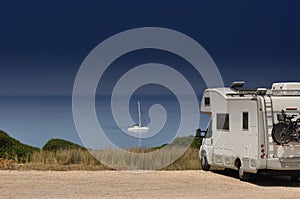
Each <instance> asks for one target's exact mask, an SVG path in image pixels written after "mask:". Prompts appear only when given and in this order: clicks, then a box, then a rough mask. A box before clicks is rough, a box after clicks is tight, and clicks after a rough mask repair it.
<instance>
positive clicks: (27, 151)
mask: <svg viewBox="0 0 300 199" xmlns="http://www.w3.org/2000/svg"><path fill="white" fill-rule="evenodd" d="M38 150H40V149H39V148H36V147H32V146H29V145H26V144H23V143H21V142H19V141H18V140H16V139H14V138H12V137H10V136H9V135H8V134H7V133H5V132H4V131H1V130H0V158H5V159H13V160H15V161H17V162H23V163H24V162H28V161H30V158H31V155H32V153H33V152H34V151H38Z"/></svg>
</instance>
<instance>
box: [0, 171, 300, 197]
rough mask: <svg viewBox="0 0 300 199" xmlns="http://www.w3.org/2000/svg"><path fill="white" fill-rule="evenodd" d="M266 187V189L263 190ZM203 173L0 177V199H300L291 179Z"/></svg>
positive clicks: (26, 173) (10, 174)
mask: <svg viewBox="0 0 300 199" xmlns="http://www.w3.org/2000/svg"><path fill="white" fill-rule="evenodd" d="M258 184H261V185H258ZM258 184H257V183H256V184H253V183H246V182H240V181H239V180H238V179H236V178H234V177H230V176H228V175H227V174H226V175H224V173H221V174H217V173H213V172H204V171H159V172H135V173H134V172H118V171H61V172H59V171H0V198H153V197H155V198H252V199H253V198H272V199H275V198H299V197H300V187H299V186H298V184H295V183H290V182H289V180H288V179H285V178H280V179H276V178H275V179H271V178H264V179H259V182H258Z"/></svg>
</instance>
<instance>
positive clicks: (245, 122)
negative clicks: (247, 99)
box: [243, 112, 249, 130]
mask: <svg viewBox="0 0 300 199" xmlns="http://www.w3.org/2000/svg"><path fill="white" fill-rule="evenodd" d="M243 130H249V113H248V112H243Z"/></svg>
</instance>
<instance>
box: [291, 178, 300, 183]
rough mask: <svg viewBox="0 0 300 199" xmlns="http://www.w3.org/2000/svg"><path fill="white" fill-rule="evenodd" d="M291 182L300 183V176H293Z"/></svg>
mask: <svg viewBox="0 0 300 199" xmlns="http://www.w3.org/2000/svg"><path fill="white" fill-rule="evenodd" d="M291 182H296V183H299V182H300V180H299V176H291Z"/></svg>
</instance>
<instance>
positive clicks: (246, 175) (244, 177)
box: [238, 166, 252, 182]
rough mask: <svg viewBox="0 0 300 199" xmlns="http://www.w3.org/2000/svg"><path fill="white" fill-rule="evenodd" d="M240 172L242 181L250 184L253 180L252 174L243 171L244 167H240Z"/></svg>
mask: <svg viewBox="0 0 300 199" xmlns="http://www.w3.org/2000/svg"><path fill="white" fill-rule="evenodd" d="M238 172H239V178H240V180H241V181H245V182H248V181H250V180H251V177H252V176H251V174H250V173H247V172H245V171H244V170H243V167H242V166H239V167H238Z"/></svg>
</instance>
